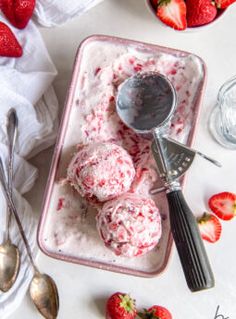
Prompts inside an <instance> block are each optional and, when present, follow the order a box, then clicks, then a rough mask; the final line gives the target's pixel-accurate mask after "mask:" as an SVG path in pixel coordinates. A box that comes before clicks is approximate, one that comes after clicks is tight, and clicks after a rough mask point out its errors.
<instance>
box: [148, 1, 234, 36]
mask: <svg viewBox="0 0 236 319" xmlns="http://www.w3.org/2000/svg"><path fill="white" fill-rule="evenodd" d="M235 1H236V0H151V4H152V6H153V8H154V10H155V12H156V14H157V16H158V17H159V19H160V20H161V21H162V22H163V23H165V24H166V25H168V26H170V27H172V28H173V29H175V30H185V29H186V28H187V27H190V28H192V27H198V26H202V25H205V24H207V23H210V22H212V21H213V20H214V19H215V18H216V17H217V16H218V15H219V14H220V13H221V12H222V11H223V10H224V9H226V8H228V7H229V6H230V5H231V4H232V3H234V2H235Z"/></svg>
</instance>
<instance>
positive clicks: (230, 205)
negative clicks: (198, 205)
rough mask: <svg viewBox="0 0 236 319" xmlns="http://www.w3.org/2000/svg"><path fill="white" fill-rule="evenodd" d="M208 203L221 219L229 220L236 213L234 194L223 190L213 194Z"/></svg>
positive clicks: (235, 196)
mask: <svg viewBox="0 0 236 319" xmlns="http://www.w3.org/2000/svg"><path fill="white" fill-rule="evenodd" d="M208 204H209V207H210V209H211V210H212V211H213V213H215V214H216V215H217V216H218V217H219V218H221V219H223V220H230V219H232V218H233V217H234V216H235V215H236V194H233V193H229V192H223V193H219V194H216V195H213V196H212V197H211V198H210V199H209V201H208Z"/></svg>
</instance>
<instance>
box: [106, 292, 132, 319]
mask: <svg viewBox="0 0 236 319" xmlns="http://www.w3.org/2000/svg"><path fill="white" fill-rule="evenodd" d="M136 314H137V310H136V306H135V301H134V300H133V299H132V298H131V297H130V296H129V295H127V294H124V293H121V292H116V293H115V294H113V295H112V296H111V297H110V298H109V299H108V300H107V305H106V319H135V317H136Z"/></svg>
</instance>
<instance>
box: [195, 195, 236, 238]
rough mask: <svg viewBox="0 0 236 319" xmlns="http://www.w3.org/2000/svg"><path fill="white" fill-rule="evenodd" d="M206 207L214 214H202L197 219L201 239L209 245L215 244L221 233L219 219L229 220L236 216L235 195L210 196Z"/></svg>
mask: <svg viewBox="0 0 236 319" xmlns="http://www.w3.org/2000/svg"><path fill="white" fill-rule="evenodd" d="M208 206H209V208H210V209H211V211H212V212H213V213H214V214H212V213H204V214H203V216H202V217H201V218H199V219H198V225H199V229H200V233H201V236H202V239H204V240H207V241H208V242H210V243H215V242H217V241H218V240H219V239H220V237H221V233H222V225H221V222H220V219H222V220H226V221H227V220H231V219H233V218H234V217H235V216H236V194H233V193H229V192H223V193H219V194H215V195H213V196H211V198H210V199H209V201H208Z"/></svg>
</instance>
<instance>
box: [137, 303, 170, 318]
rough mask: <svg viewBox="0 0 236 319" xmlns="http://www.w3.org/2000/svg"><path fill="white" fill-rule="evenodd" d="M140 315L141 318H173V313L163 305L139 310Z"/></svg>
mask: <svg viewBox="0 0 236 319" xmlns="http://www.w3.org/2000/svg"><path fill="white" fill-rule="evenodd" d="M138 316H139V317H140V318H141V319H172V315H171V313H170V312H169V310H168V309H166V308H165V307H162V306H157V305H154V306H152V307H151V308H149V309H148V310H146V309H144V311H143V312H139V313H138Z"/></svg>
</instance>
